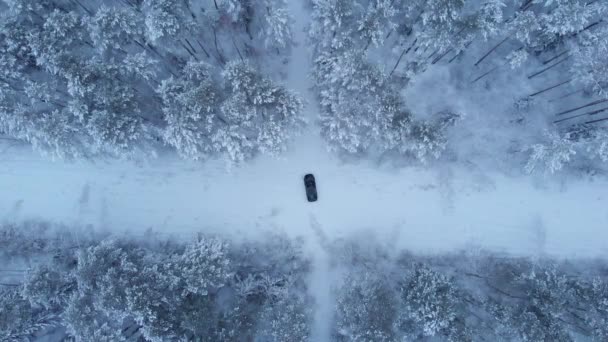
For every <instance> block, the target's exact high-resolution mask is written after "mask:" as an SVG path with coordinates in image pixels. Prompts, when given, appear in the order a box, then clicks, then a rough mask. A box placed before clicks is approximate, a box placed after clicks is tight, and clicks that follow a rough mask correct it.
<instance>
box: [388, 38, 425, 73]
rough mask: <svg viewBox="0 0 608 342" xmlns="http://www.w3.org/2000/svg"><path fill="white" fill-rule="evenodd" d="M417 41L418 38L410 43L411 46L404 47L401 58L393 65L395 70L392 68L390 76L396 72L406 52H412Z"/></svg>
mask: <svg viewBox="0 0 608 342" xmlns="http://www.w3.org/2000/svg"><path fill="white" fill-rule="evenodd" d="M417 41H418V38H416V39H414V42H412V45H410V47H409V48H407V49H404V50H403V52H401V55H400V56H399V59H398V60H397V63H395V66H394V67H393V70H391V73H390V74H389V75H388V77H391V76H392V75H393V73H394V72H395V70H396V69H397V67H398V66H399V63H401V59H402V58H403V56H404V55H405V54H407V53H408V52H410V50H411V49H412V47H413V46H414V45H415V44H416V42H417Z"/></svg>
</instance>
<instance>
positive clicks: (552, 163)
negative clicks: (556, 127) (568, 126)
mask: <svg viewBox="0 0 608 342" xmlns="http://www.w3.org/2000/svg"><path fill="white" fill-rule="evenodd" d="M546 136H547V139H548V140H549V141H548V142H547V143H546V144H535V145H533V146H532V147H531V148H530V150H531V152H532V153H531V155H530V158H529V159H528V162H527V164H526V166H525V170H526V172H528V173H532V172H533V171H535V170H538V169H539V166H540V169H541V171H542V172H548V173H555V172H557V171H559V170H561V169H562V168H563V167H564V165H566V164H567V163H569V162H570V161H571V160H572V158H573V156H574V155H575V154H576V145H577V142H576V141H574V140H573V139H572V138H571V136H570V134H569V133H566V134H565V135H563V136H562V135H559V134H558V133H549V132H547V133H546Z"/></svg>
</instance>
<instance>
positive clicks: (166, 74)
mask: <svg viewBox="0 0 608 342" xmlns="http://www.w3.org/2000/svg"><path fill="white" fill-rule="evenodd" d="M285 6H286V3H285V2H284V1H279V0H257V1H236V2H234V1H233V2H230V1H224V2H222V1H191V0H187V1H181V0H180V1H177V0H146V1H124V2H116V3H108V2H102V3H100V2H94V1H86V0H84V1H83V0H79V1H71V2H70V1H62V0H49V1H43V2H32V1H28V0H11V1H4V2H0V10H1V11H2V13H3V15H2V16H1V17H0V134H2V135H4V136H8V137H11V138H15V139H18V140H23V141H27V142H29V143H31V144H32V145H33V146H34V147H35V148H36V149H37V150H40V151H42V152H44V153H48V154H50V155H51V156H53V157H60V158H73V157H76V158H81V157H94V156H99V155H102V156H103V155H110V156H116V157H121V158H122V157H133V156H136V155H139V154H141V152H144V153H146V154H150V153H154V151H155V150H156V149H157V148H159V147H160V146H158V145H159V144H158V142H159V141H161V137H162V141H164V142H166V143H167V144H168V145H170V146H172V147H175V148H177V149H178V152H179V154H180V155H181V156H183V157H186V158H194V159H197V158H200V157H201V156H203V154H204V153H203V152H206V154H205V155H209V154H211V155H222V156H226V157H228V158H229V159H231V160H241V159H243V158H244V157H249V156H250V155H252V154H253V153H256V152H274V151H276V150H280V149H282V148H284V144H285V143H286V141H287V136H288V134H287V133H288V131H289V130H290V129H292V128H293V127H292V126H290V124H291V123H293V122H294V121H297V119H296V117H297V116H298V115H299V111H300V110H301V105H300V102H299V101H300V100H299V99H298V98H297V97H296V96H295V95H293V94H289V95H282V96H283V97H281V98H278V99H276V100H274V101H266V102H264V107H265V110H266V111H267V112H270V111H273V110H274V111H276V112H278V113H279V115H282V114H289V115H288V116H285V118H284V119H285V120H284V121H281V120H282V119H281V118H278V117H277V116H264V115H260V116H256V117H255V125H256V127H257V128H258V130H259V131H260V132H254V134H251V133H252V132H250V131H251V130H252V127H249V126H247V124H249V122H245V123H243V122H241V121H234V122H230V127H229V128H226V127H224V126H222V125H211V126H210V125H201V124H200V123H192V122H190V121H192V120H197V119H193V118H194V117H195V116H196V115H200V112H201V111H202V109H201V108H212V107H213V108H214V109H215V107H217V103H214V102H213V101H214V99H215V98H216V97H217V98H221V99H222V101H228V100H230V98H231V97H233V96H237V94H233V93H232V92H231V88H230V87H229V86H223V85H221V84H218V85H217V86H216V85H215V84H213V83H214V82H215V81H218V82H220V83H221V76H220V75H221V74H222V72H223V71H224V69H225V68H226V65H227V64H228V63H230V64H232V63H234V61H236V60H239V61H241V62H242V64H247V65H252V68H253V69H255V70H256V74H257V75H258V76H257V77H258V78H260V79H264V80H265V83H264V85H261V87H266V88H265V89H262V88H260V91H268V92H271V90H270V89H268V88H272V89H273V90H274V93H273V94H272V95H269V96H275V97H280V95H277V93H279V92H282V94H287V93H288V91H287V90H285V89H283V88H282V87H281V86H279V85H276V84H274V81H273V80H272V77H271V76H266V75H265V72H268V73H270V70H271V69H268V63H270V64H274V63H278V62H276V61H275V59H276V60H282V59H284V58H285V55H286V53H288V52H289V48H290V46H291V42H292V39H293V38H292V32H291V27H290V25H291V22H290V20H289V15H287V13H286V12H285V11H286V10H285V8H284V7H285ZM193 65H205V68H206V69H207V74H209V75H212V77H213V79H207V81H205V79H201V77H202V76H201V75H200V73H199V74H195V75H191V76H188V77H189V78H188V77H185V76H184V75H186V74H189V73H190V72H191V71H193V68H196V66H193ZM273 68H274V67H273ZM199 69H200V68H199ZM272 73H273V75H274V74H276V71H273V72H272ZM236 76H237V77H239V76H241V75H236ZM235 81H236V80H230V82H232V83H234V82H235ZM179 82H181V83H180V84H181V86H182V87H183V85H184V84H187V85H189V86H190V87H192V88H198V98H191V99H184V97H188V96H190V97H192V96H197V90H193V89H185V90H183V92H189V94H178V95H181V97H182V99H181V100H180V101H178V100H174V101H168V100H167V99H166V96H170V95H175V94H162V93H161V94H160V96H159V94H157V93H156V90H158V89H160V90H161V91H162V90H163V87H165V88H169V89H168V90H172V91H173V92H176V91H178V89H180V86H179V85H178V84H177V83H179ZM184 82H189V83H184ZM198 82H202V83H200V84H199V83H198ZM205 82H211V83H212V85H213V86H216V88H215V90H214V91H215V92H214V93H213V94H209V96H203V95H205V90H204V89H203V88H205V87H207V88H208V87H209V85H208V84H206V83H205ZM166 83H168V84H169V85H166ZM227 83H228V82H227ZM194 85H196V86H194ZM201 92H202V93H201ZM163 95H164V96H165V98H164V100H165V101H163V99H162V97H163ZM204 101H210V102H209V103H207V102H204ZM166 102H172V103H169V104H167V103H166ZM171 106H173V107H175V106H180V107H181V109H182V110H185V111H186V112H189V113H185V114H184V115H183V116H185V117H187V118H188V117H189V118H190V119H187V118H183V119H180V118H176V114H175V111H176V110H178V109H179V108H172V109H169V112H170V113H169V114H167V113H166V110H163V109H166V108H168V107H171ZM239 110H240V108H239ZM243 110H244V109H243ZM193 113H199V114H193ZM240 114H242V116H247V115H248V113H240ZM262 114H264V113H262ZM193 115H194V116H193ZM189 120H190V121H189ZM265 120H268V121H269V122H265ZM172 124H173V125H177V127H171V125H172ZM241 124H243V126H241ZM245 126H247V127H245ZM278 131H280V132H278ZM243 132H247V134H244V133H243ZM255 133H257V134H255ZM172 134H175V136H172ZM201 137H206V138H207V139H209V140H213V141H212V143H211V144H208V145H213V146H212V148H209V149H207V150H206V149H205V148H202V146H205V145H207V142H206V141H204V140H205V139H204V138H201ZM199 138H201V139H200V140H203V141H199ZM235 139H236V140H245V141H244V142H243V141H240V142H235ZM237 145H238V146H241V145H247V148H248V149H249V150H248V151H246V152H243V151H238V149H239V147H238V146H237Z"/></svg>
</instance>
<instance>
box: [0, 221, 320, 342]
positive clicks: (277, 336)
mask: <svg viewBox="0 0 608 342" xmlns="http://www.w3.org/2000/svg"><path fill="white" fill-rule="evenodd" d="M28 225H29V226H32V225H34V223H29V224H28ZM40 225H42V224H40ZM45 227H46V228H47V229H46V230H45V231H46V234H45V235H39V236H40V239H41V240H42V241H44V244H45V245H46V246H49V247H47V248H40V249H37V250H36V259H35V260H36V261H35V262H32V265H33V266H32V267H31V268H29V269H28V270H27V273H26V275H25V277H24V278H23V282H22V283H21V284H14V286H11V287H9V288H7V289H6V291H5V289H4V288H2V286H5V284H4V283H2V282H0V290H1V291H0V302H2V303H3V310H0V331H2V334H5V335H0V338H5V336H8V337H6V338H8V340H11V338H13V339H18V338H26V337H34V336H39V335H44V334H49V333H54V332H59V333H60V334H62V335H63V336H64V337H65V338H73V339H76V340H78V341H100V340H104V341H124V340H133V339H139V340H143V341H166V340H212V341H235V340H238V339H239V338H247V339H250V340H258V339H261V340H264V341H303V340H306V339H307V338H308V336H309V334H310V323H309V322H310V321H311V317H312V316H311V315H312V312H311V309H310V308H311V299H310V297H309V295H308V294H307V290H306V280H305V279H306V277H307V274H308V261H307V257H306V256H305V255H303V253H302V251H301V242H300V241H292V240H289V239H286V238H285V237H283V236H280V235H269V236H268V238H267V239H266V241H264V242H247V243H245V244H241V245H235V246H233V245H231V244H230V242H229V241H228V240H225V239H221V238H219V237H215V236H207V235H199V236H197V237H196V238H195V239H194V240H193V241H191V242H181V241H171V240H155V239H154V238H150V239H145V240H137V239H133V238H129V237H126V236H113V237H112V236H110V237H102V236H100V235H92V236H93V238H92V239H90V240H89V241H88V242H86V241H87V240H83V241H82V244H80V243H81V240H80V237H79V236H69V235H66V234H65V232H64V231H63V228H60V227H54V226H52V225H46V226H45ZM22 228H24V229H23V230H22V233H21V234H20V235H17V234H14V233H12V232H13V226H3V227H2V228H1V229H0V232H2V233H3V235H2V236H4V237H6V238H5V240H7V241H8V240H10V242H11V244H15V245H17V244H23V245H25V244H26V242H27V241H28V240H30V239H33V238H34V237H35V236H37V234H39V233H40V232H39V231H38V230H35V229H34V230H32V229H30V228H28V227H22ZM5 245H8V243H5ZM50 246H52V248H51V247H50ZM31 254H32V252H28V251H25V250H23V251H13V253H12V257H13V258H23V257H29V256H31ZM0 276H1V274H0ZM11 336H12V337H11Z"/></svg>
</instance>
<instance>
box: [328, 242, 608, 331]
mask: <svg viewBox="0 0 608 342" xmlns="http://www.w3.org/2000/svg"><path fill="white" fill-rule="evenodd" d="M358 244H359V245H364V246H365V245H369V244H372V245H374V243H370V242H369V241H368V242H359V243H358ZM376 247H377V248H386V246H380V245H377V246H376ZM356 248H357V252H359V253H361V252H363V253H361V254H359V256H357V257H354V258H348V259H346V260H342V262H343V264H341V267H343V268H344V271H343V272H344V273H345V274H344V277H343V279H342V282H341V283H340V286H337V287H336V288H335V290H334V291H335V296H336V308H337V311H336V325H335V327H334V331H333V334H334V336H335V340H344V341H412V340H433V341H435V340H437V341H454V342H461V341H477V340H494V341H514V340H517V341H575V340H578V339H580V338H581V336H584V338H586V339H590V340H597V341H601V340H602V339H603V338H605V336H606V329H605V326H603V325H602V324H604V323H605V322H606V319H608V311H605V308H606V303H607V300H608V297H607V296H608V292H606V289H607V287H606V284H608V278H607V277H606V273H605V268H604V267H603V266H602V264H601V263H599V264H596V263H593V262H590V261H583V260H580V261H570V262H564V263H555V262H554V261H552V260H530V259H526V258H514V257H505V256H497V255H493V254H485V253H481V254H479V253H476V254H475V255H467V254H455V255H446V256H426V257H419V256H415V255H410V254H403V255H401V256H399V257H398V258H397V259H395V260H391V259H387V258H386V255H376V256H375V257H374V256H373V255H372V254H369V253H365V251H364V250H365V248H364V247H360V246H359V247H356ZM367 248H368V249H370V248H374V247H373V246H372V247H367ZM381 254H382V253H381ZM362 255H363V256H362ZM370 266H371V267H370Z"/></svg>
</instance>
